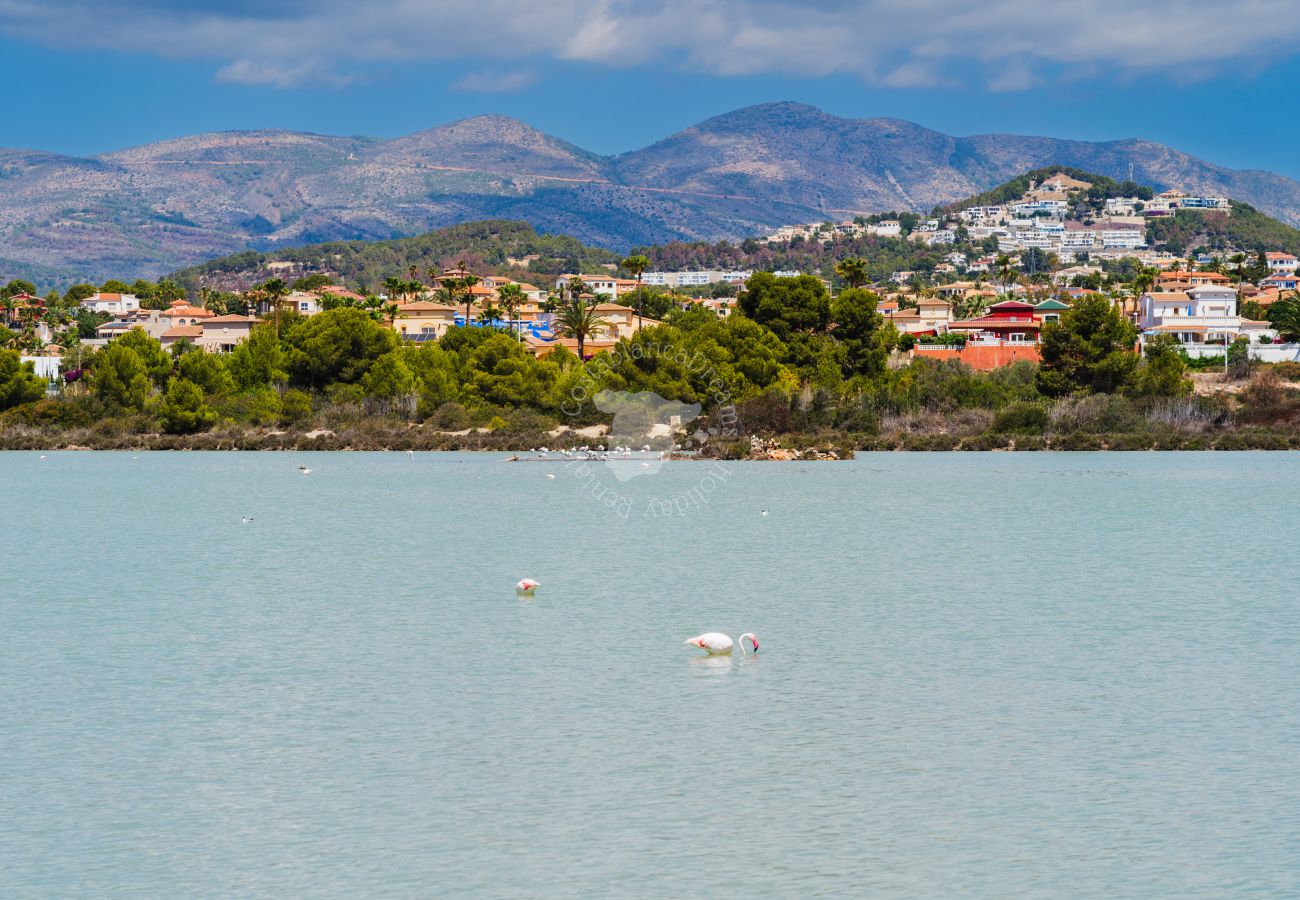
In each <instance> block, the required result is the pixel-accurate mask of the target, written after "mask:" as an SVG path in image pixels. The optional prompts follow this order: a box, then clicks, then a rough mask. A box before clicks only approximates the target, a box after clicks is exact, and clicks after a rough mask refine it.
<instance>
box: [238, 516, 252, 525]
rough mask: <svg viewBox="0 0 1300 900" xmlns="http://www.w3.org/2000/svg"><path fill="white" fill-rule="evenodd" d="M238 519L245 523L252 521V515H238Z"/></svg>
mask: <svg viewBox="0 0 1300 900" xmlns="http://www.w3.org/2000/svg"><path fill="white" fill-rule="evenodd" d="M239 521H241V522H243V523H244V524H245V525H247V524H248V523H249V522H251V521H253V517H252V516H240V517H239Z"/></svg>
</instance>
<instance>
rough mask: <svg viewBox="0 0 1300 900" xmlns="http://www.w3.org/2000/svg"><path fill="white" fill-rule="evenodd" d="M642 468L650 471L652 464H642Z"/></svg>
mask: <svg viewBox="0 0 1300 900" xmlns="http://www.w3.org/2000/svg"><path fill="white" fill-rule="evenodd" d="M641 468H643V469H648V468H650V463H641Z"/></svg>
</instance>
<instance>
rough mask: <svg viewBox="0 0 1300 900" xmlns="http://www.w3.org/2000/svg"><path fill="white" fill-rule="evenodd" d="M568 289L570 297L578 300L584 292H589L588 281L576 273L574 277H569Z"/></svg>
mask: <svg viewBox="0 0 1300 900" xmlns="http://www.w3.org/2000/svg"><path fill="white" fill-rule="evenodd" d="M568 290H569V299H570V300H577V299H578V298H579V297H581V296H582V295H583V294H585V293H586V292H587V282H585V281H583V280H582V276H581V275H574V276H573V277H572V278H570V279H569V284H568Z"/></svg>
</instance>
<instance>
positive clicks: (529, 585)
mask: <svg viewBox="0 0 1300 900" xmlns="http://www.w3.org/2000/svg"><path fill="white" fill-rule="evenodd" d="M541 586H542V585H541V582H539V581H534V580H533V579H531V578H522V579H520V581H519V583H518V584H516V585H515V593H516V594H519V595H520V596H522V597H531V596H532V595H533V592H534V591H536V590H537V589H538V588H539V587H541Z"/></svg>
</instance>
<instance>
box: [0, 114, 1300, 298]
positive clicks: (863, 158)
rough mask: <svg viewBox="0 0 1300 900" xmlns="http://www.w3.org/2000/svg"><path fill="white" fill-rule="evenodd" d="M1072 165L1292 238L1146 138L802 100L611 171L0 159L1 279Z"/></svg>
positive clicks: (199, 147) (1297, 213)
mask: <svg viewBox="0 0 1300 900" xmlns="http://www.w3.org/2000/svg"><path fill="white" fill-rule="evenodd" d="M1050 165H1064V166H1073V167H1076V168H1080V169H1086V170H1089V171H1094V172H1099V173H1101V174H1105V175H1109V176H1111V177H1114V178H1119V179H1126V178H1132V179H1133V180H1136V181H1139V182H1143V183H1147V184H1151V185H1153V186H1155V187H1156V188H1158V189H1165V188H1169V187H1180V188H1183V189H1185V190H1191V191H1195V192H1198V193H1207V194H1213V195H1223V196H1231V197H1234V198H1236V199H1238V200H1243V201H1246V202H1248V203H1251V204H1253V205H1254V206H1257V207H1259V208H1260V209H1261V210H1264V211H1265V212H1268V213H1270V214H1272V215H1275V216H1277V217H1278V218H1280V219H1282V220H1284V221H1287V222H1290V223H1293V224H1300V183H1297V182H1295V181H1293V180H1291V179H1289V178H1284V177H1282V176H1280V175H1275V174H1272V173H1269V172H1259V171H1241V170H1233V169H1226V168H1223V167H1221V166H1216V165H1214V164H1212V163H1208V162H1205V161H1204V160H1200V159H1197V158H1195V157H1193V156H1189V155H1187V154H1185V153H1182V152H1180V151H1178V150H1174V149H1172V148H1170V147H1165V146H1163V145H1160V144H1156V143H1152V142H1150V141H1143V140H1122V141H1109V142H1103V143H1091V142H1087V141H1064V140H1057V139H1054V138H1045V137H1023V136H1018V135H976V136H973V137H953V136H950V135H945V134H942V133H940V132H937V131H932V130H930V129H927V128H924V127H922V126H920V125H916V124H914V123H911V122H905V121H902V120H899V119H883V118H879V119H843V118H839V117H836V116H832V115H829V114H828V113H825V112H823V111H821V110H819V109H817V108H815V107H811V106H806V105H803V104H798V103H769V104H762V105H759V106H752V107H748V108H745V109H740V110H736V111H734V112H731V113H727V114H725V115H721V116H717V117H715V118H712V119H709V120H708V121H705V122H702V123H700V124H699V125H695V126H693V127H691V128H688V129H686V130H684V131H681V132H679V133H677V134H674V135H671V136H669V137H667V138H665V139H664V140H662V141H659V142H658V143H655V144H653V145H651V146H649V147H645V148H643V149H641V150H636V151H633V152H630V153H625V154H622V155H619V156H614V157H606V156H600V155H598V154H594V153H590V152H588V151H586V150H583V149H581V148H579V147H575V146H574V145H572V144H569V143H567V142H565V141H562V140H559V139H558V138H554V137H551V136H550V135H547V134H545V133H543V132H540V131H538V130H536V129H534V128H531V127H529V126H527V125H525V124H523V123H521V122H518V121H516V120H513V119H509V118H505V117H501V116H480V117H477V118H472V119H466V120H463V121H460V122H453V123H451V124H449V125H443V126H440V127H436V128H432V129H429V130H427V131H421V132H417V133H416V134H411V135H407V136H405V137H401V138H396V139H392V140H378V139H373V138H365V137H331V136H327V135H316V134H305V133H300V132H291V131H275V130H268V131H246V132H221V133H214V134H201V135H195V136H192V137H184V138H177V139H175V140H168V141H162V142H159V143H155V144H149V145H145V146H142V147H135V148H131V149H127V150H121V151H116V152H113V153H107V154H103V155H102V156H97V157H93V158H77V157H68V156H60V155H57V154H52V153H42V152H39V151H32V150H3V149H0V235H3V238H2V239H0V278H5V277H15V276H23V277H31V278H34V279H35V280H37V281H39V282H41V283H42V284H66V283H68V282H71V281H75V280H90V281H102V280H104V279H105V278H108V277H127V278H135V277H138V276H140V277H156V276H157V275H159V274H161V273H163V272H167V271H171V270H173V269H176V268H180V267H183V266H186V265H189V264H192V263H195V262H197V261H199V260H203V259H208V258H211V257H214V256H218V255H221V254H229V253H235V252H238V251H241V250H248V249H253V250H259V251H264V250H269V249H275V248H280V247H288V246H295V245H303V244H311V243H318V242H322V241H336V240H349V239H362V240H380V239H387V238H396V237H403V236H409V235H413V234H420V233H423V232H426V231H429V230H431V229H436V228H439V227H443V226H447V225H451V224H455V223H458V222H466V221H472V220H479V219H511V220H523V221H527V222H530V223H532V224H533V225H534V226H535V227H537V228H538V229H539V230H542V231H546V232H558V233H564V234H567V235H571V236H573V237H574V238H577V239H579V240H581V241H583V242H585V243H588V244H593V245H598V246H602V247H606V248H610V249H613V250H624V249H626V248H628V247H631V246H636V245H645V244H653V243H662V242H665V241H670V240H686V241H699V240H706V241H715V240H721V239H735V238H740V237H745V236H749V235H752V234H756V233H761V232H764V231H766V230H769V229H771V228H773V227H775V226H778V225H782V224H788V223H791V222H800V221H816V220H819V219H827V218H844V217H848V216H851V215H853V214H855V213H870V212H882V211H887V210H913V211H927V210H929V209H930V208H932V207H934V206H935V205H937V204H942V203H949V202H952V201H955V200H959V199H961V198H963V197H967V196H969V195H971V194H975V193H978V192H979V191H981V190H985V189H987V188H989V187H991V186H992V185H995V184H997V183H999V182H1002V181H1005V180H1007V179H1008V178H1011V177H1013V176H1015V175H1017V174H1019V173H1022V172H1024V171H1027V170H1030V169H1034V168H1039V167H1043V166H1050Z"/></svg>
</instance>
